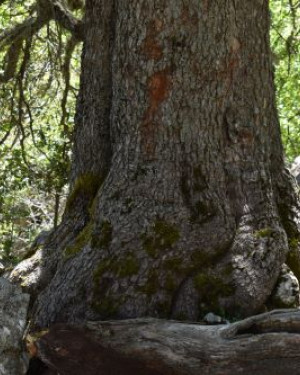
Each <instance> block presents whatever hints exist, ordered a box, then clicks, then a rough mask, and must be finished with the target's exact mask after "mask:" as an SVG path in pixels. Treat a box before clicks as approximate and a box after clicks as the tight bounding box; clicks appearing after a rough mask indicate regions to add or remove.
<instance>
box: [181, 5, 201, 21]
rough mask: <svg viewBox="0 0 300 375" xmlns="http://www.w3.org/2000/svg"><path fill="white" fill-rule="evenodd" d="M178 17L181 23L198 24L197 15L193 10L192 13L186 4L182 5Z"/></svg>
mask: <svg viewBox="0 0 300 375" xmlns="http://www.w3.org/2000/svg"><path fill="white" fill-rule="evenodd" d="M180 18H181V20H182V23H183V24H186V25H193V26H196V25H198V16H197V14H196V12H194V14H191V11H190V9H189V8H188V7H187V6H183V8H182V12H181V16H180Z"/></svg>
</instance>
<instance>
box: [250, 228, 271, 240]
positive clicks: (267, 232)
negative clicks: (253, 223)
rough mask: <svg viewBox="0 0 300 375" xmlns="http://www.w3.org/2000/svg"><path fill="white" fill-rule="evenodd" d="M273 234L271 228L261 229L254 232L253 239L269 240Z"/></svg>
mask: <svg viewBox="0 0 300 375" xmlns="http://www.w3.org/2000/svg"><path fill="white" fill-rule="evenodd" d="M272 234H273V229H272V228H263V229H260V230H257V231H256V232H254V237H255V238H269V237H271V236H272Z"/></svg>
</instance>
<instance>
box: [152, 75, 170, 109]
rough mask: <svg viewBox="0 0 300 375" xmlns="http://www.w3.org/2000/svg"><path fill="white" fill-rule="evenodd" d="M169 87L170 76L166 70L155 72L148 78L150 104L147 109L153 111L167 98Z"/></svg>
mask: <svg viewBox="0 0 300 375" xmlns="http://www.w3.org/2000/svg"><path fill="white" fill-rule="evenodd" d="M169 89H170V77H169V73H168V71H167V70H163V71H161V72H156V73H154V74H153V76H151V77H150V78H149V80H148V90H149V99H150V106H149V111H150V113H153V112H155V111H156V110H157V108H158V106H159V104H160V103H161V102H163V101H164V100H166V99H167V97H168V95H169Z"/></svg>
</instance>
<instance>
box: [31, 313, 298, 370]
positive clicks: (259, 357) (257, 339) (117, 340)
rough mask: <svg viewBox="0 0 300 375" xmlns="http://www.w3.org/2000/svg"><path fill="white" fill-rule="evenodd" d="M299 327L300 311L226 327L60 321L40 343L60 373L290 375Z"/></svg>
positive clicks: (295, 363)
mask: <svg viewBox="0 0 300 375" xmlns="http://www.w3.org/2000/svg"><path fill="white" fill-rule="evenodd" d="M299 332H300V316H299V310H298V311H285V312H284V311H273V312H272V313H270V314H269V313H268V314H263V315H260V316H255V317H251V318H249V319H246V320H244V321H240V322H238V323H235V324H232V325H228V326H224V325H221V326H203V325H199V324H187V323H178V322H175V321H163V320H156V319H137V320H125V321H121V322H117V321H111V322H91V323H87V324H86V325H85V326H79V327H76V326H68V325H57V326H53V327H52V328H51V329H50V331H49V332H48V333H46V335H45V336H43V337H42V338H41V339H39V340H38V341H37V343H36V345H37V353H38V356H39V357H40V358H41V359H42V360H43V361H44V363H46V364H47V365H48V366H49V367H50V368H51V369H53V370H55V372H54V373H59V374H62V375H64V374H66V375H69V374H73V375H85V374H89V375H99V374H113V375H116V374H118V375H127V374H128V375H129V374H130V375H131V374H139V375H187V374H188V375H199V374H201V375H206V374H208V375H227V374H228V375H231V374H244V375H246V374H247V375H248V374H254V373H256V374H259V375H270V374H272V375H285V374H299V366H300V354H299V344H300V336H299ZM56 371H57V372H56Z"/></svg>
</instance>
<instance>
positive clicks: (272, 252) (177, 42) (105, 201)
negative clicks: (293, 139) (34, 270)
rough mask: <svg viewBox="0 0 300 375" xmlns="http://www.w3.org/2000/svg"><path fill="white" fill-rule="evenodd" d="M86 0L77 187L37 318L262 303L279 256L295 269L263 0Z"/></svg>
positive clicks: (192, 314) (179, 313)
mask: <svg viewBox="0 0 300 375" xmlns="http://www.w3.org/2000/svg"><path fill="white" fill-rule="evenodd" d="M86 7H87V9H86V16H85V43H84V50H83V58H82V84H81V93H80V96H79V100H78V109H77V117H76V131H75V146H74V159H73V169H72V181H71V191H70V195H69V199H68V202H67V208H66V212H65V215H64V218H63V221H62V223H61V225H60V227H59V228H58V229H57V231H56V232H55V233H54V234H53V235H52V237H51V239H50V242H49V243H50V244H51V245H49V243H48V246H46V248H45V249H44V250H43V251H42V252H41V253H40V256H41V258H42V262H43V264H44V267H43V269H44V270H49V269H51V271H50V272H48V271H47V272H46V271H45V272H44V271H43V270H42V271H41V275H42V277H41V279H43V274H47V277H45V278H44V279H43V280H44V281H43V283H40V282H39V288H40V289H39V290H41V289H43V291H42V292H41V293H40V294H39V296H38V298H37V301H36V302H35V307H34V317H33V321H34V322H35V323H36V324H37V325H38V326H47V325H49V324H50V323H53V322H56V321H69V322H73V321H78V320H86V319H92V320H93V319H107V318H117V319H124V318H135V317H141V316H153V317H165V318H175V319H180V320H181V319H189V320H197V319H200V318H201V317H202V316H203V314H205V313H207V312H208V311H214V312H217V313H220V314H223V315H225V316H231V317H233V316H244V315H249V314H253V313H256V312H259V311H260V310H262V309H263V308H264V306H265V305H266V304H268V300H269V297H270V295H271V294H272V291H273V289H274V287H275V285H276V282H277V279H278V276H279V273H280V269H281V266H282V265H283V264H284V263H285V262H287V263H288V264H289V266H290V268H291V269H292V270H293V272H294V273H295V274H296V276H297V277H298V278H299V277H300V261H299V245H298V240H299V231H298V225H297V218H298V201H297V197H296V195H295V193H294V190H293V189H294V188H293V183H292V180H291V178H290V176H289V173H288V171H287V170H286V169H285V166H284V161H283V151H282V145H281V140H280V129H279V123H278V116H277V112H276V106H275V89H274V82H273V67H272V61H271V51H270V43H269V34H268V33H269V24H270V20H269V8H268V1H266V0H263V1H258V0H257V1H251V2H249V1H247V0H241V1H235V0H234V1H229V0H226V1H224V0H215V1H213V2H211V1H207V0H202V1H199V0H184V1H182V0H173V1H172V2H170V1H166V0H158V1H153V0H148V1H143V0H133V1H130V2H125V1H120V0H114V1H109V2H108V1H104V0H89V1H87V6H86ZM51 241H52V242H51ZM34 285H35V284H34Z"/></svg>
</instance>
